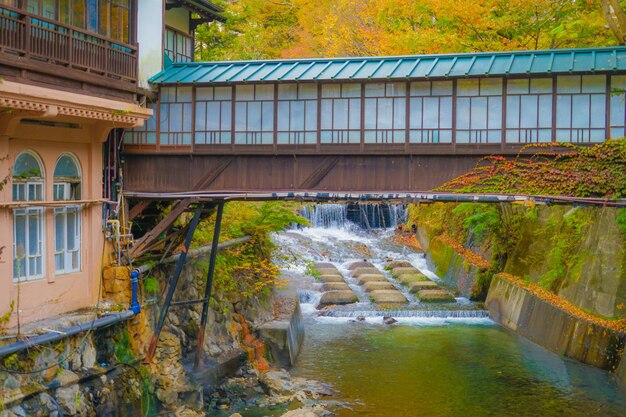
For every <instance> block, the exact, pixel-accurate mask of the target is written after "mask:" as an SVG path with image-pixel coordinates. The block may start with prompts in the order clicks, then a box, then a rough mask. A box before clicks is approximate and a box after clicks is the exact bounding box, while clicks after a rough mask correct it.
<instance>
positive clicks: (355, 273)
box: [351, 268, 382, 278]
mask: <svg viewBox="0 0 626 417" xmlns="http://www.w3.org/2000/svg"><path fill="white" fill-rule="evenodd" d="M365 274H378V275H381V274H382V273H381V272H380V271H379V270H378V269H376V268H356V269H355V270H353V271H352V274H351V275H352V276H353V277H355V278H358V277H360V276H361V275H365Z"/></svg>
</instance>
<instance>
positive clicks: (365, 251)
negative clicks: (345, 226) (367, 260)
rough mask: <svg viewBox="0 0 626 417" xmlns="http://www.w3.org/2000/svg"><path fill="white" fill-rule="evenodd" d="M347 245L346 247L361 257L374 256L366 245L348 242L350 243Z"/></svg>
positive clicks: (346, 243)
mask: <svg viewBox="0 0 626 417" xmlns="http://www.w3.org/2000/svg"><path fill="white" fill-rule="evenodd" d="M345 245H346V247H348V248H349V249H351V250H353V251H354V252H357V253H358V254H359V256H364V257H370V256H372V252H371V250H370V248H369V247H368V246H367V245H366V244H365V243H361V242H355V241H348V242H345Z"/></svg>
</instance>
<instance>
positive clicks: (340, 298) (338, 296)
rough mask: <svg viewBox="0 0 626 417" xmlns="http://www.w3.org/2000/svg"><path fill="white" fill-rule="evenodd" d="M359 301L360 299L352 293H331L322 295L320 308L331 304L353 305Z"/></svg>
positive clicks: (350, 291)
mask: <svg viewBox="0 0 626 417" xmlns="http://www.w3.org/2000/svg"><path fill="white" fill-rule="evenodd" d="M357 301H359V297H357V296H356V294H355V293H354V292H353V291H352V290H349V291H329V292H327V293H324V295H322V299H321V300H320V306H325V305H330V304H352V303H356V302H357Z"/></svg>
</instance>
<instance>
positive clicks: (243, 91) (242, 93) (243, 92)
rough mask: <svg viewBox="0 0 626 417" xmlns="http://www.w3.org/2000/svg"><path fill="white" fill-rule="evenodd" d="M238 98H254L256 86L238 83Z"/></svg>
mask: <svg viewBox="0 0 626 417" xmlns="http://www.w3.org/2000/svg"><path fill="white" fill-rule="evenodd" d="M235 94H236V97H237V98H236V100H237V101H241V100H254V86H253V85H238V86H237V87H236V91H235Z"/></svg>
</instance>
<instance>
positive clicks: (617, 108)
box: [610, 75, 626, 138]
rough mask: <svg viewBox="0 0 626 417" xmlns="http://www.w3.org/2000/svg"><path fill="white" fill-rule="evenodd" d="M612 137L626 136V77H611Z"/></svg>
mask: <svg viewBox="0 0 626 417" xmlns="http://www.w3.org/2000/svg"><path fill="white" fill-rule="evenodd" d="M610 133H611V137H612V138H623V137H624V136H626V75H613V76H611V132H610Z"/></svg>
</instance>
